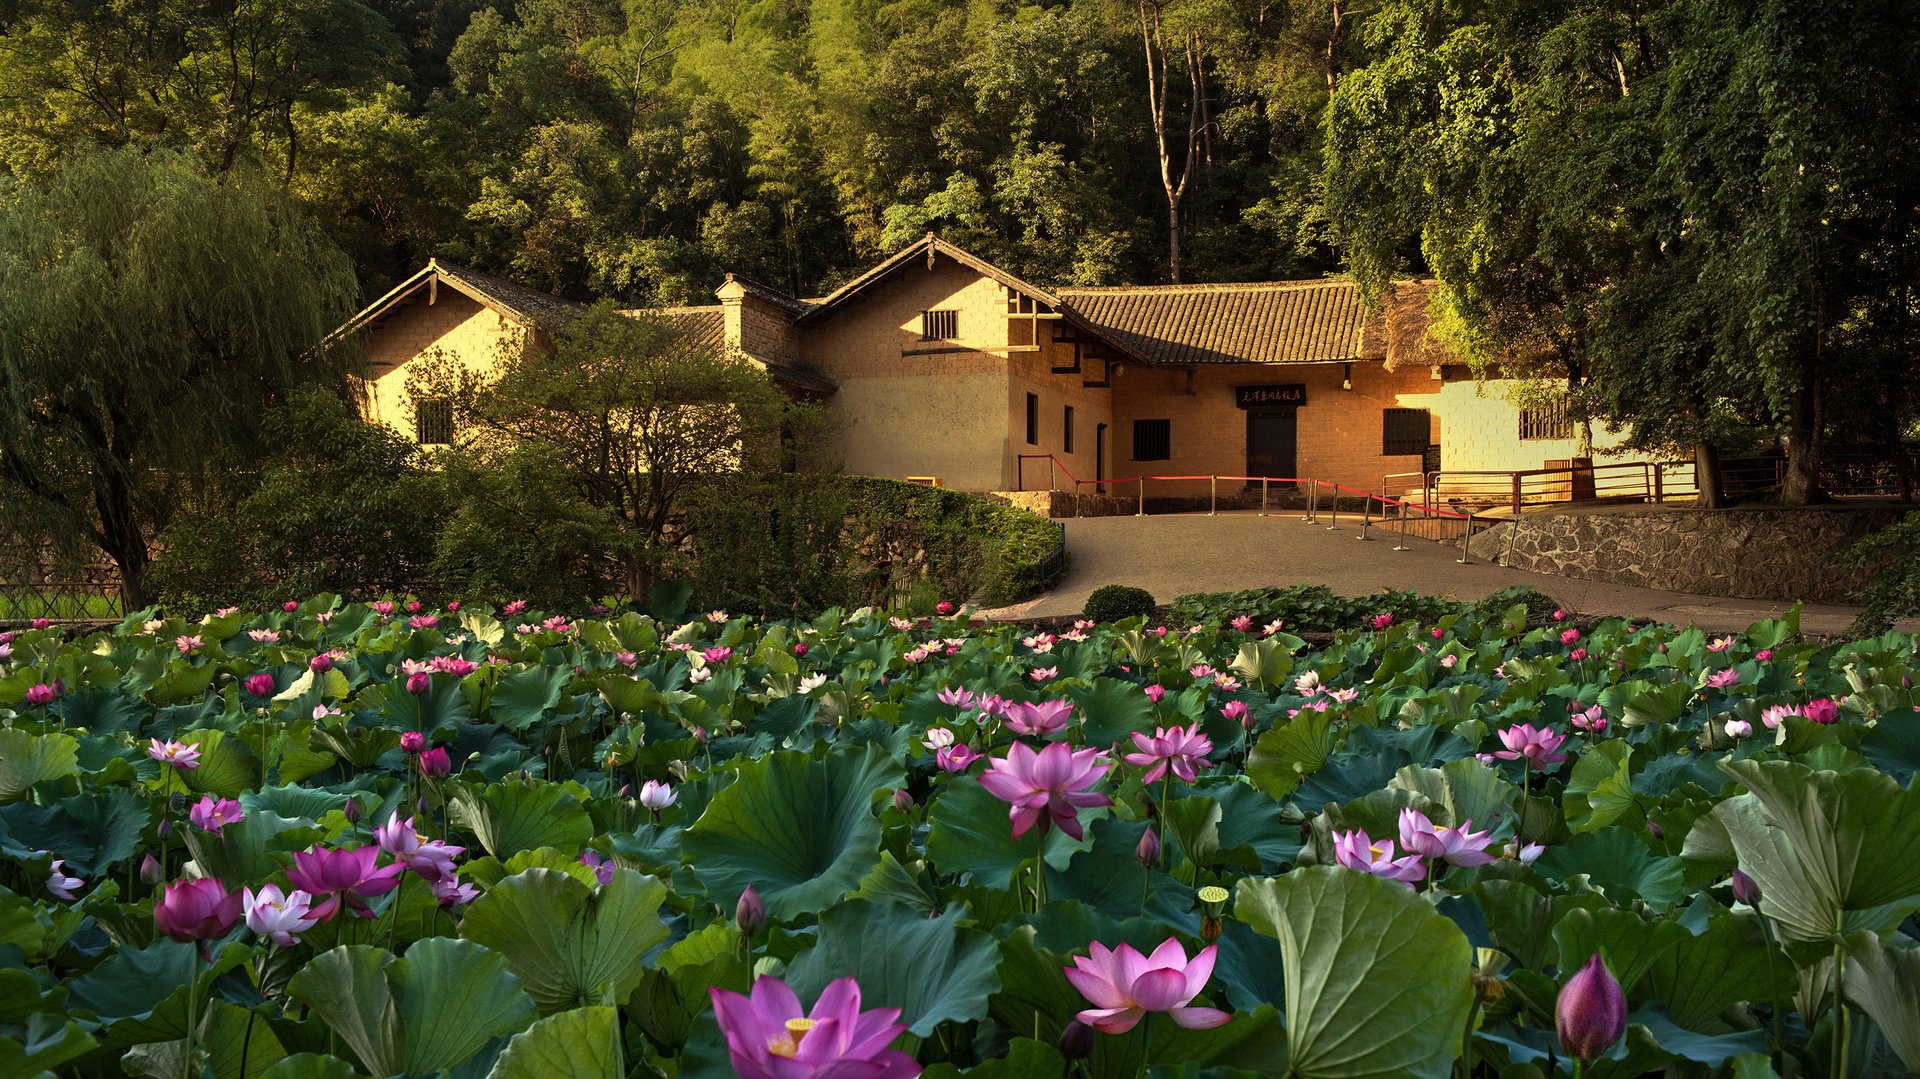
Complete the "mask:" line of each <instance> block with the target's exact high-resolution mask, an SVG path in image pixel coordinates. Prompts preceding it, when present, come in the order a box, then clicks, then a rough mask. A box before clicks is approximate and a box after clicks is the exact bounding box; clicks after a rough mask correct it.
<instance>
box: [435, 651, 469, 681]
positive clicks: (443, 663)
mask: <svg viewBox="0 0 1920 1079" xmlns="http://www.w3.org/2000/svg"><path fill="white" fill-rule="evenodd" d="M432 667H433V669H434V670H436V671H444V672H445V673H447V674H450V675H453V676H454V677H455V678H465V677H466V676H467V675H470V674H472V673H473V672H474V670H475V664H474V662H473V661H472V660H470V659H468V658H466V657H465V656H435V657H433V663H432Z"/></svg>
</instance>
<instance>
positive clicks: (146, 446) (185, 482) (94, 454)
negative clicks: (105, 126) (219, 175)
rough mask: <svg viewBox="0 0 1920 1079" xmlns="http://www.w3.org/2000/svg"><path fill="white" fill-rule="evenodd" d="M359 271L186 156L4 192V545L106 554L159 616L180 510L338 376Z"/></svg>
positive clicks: (260, 198)
mask: <svg viewBox="0 0 1920 1079" xmlns="http://www.w3.org/2000/svg"><path fill="white" fill-rule="evenodd" d="M355 299H356V287H355V284H354V278H353V272H352V267H351V266H350V265H349V264H348V262H347V259H346V258H345V256H343V255H341V254H340V252H339V251H338V250H337V249H336V248H334V247H333V246H332V245H331V244H330V243H329V242H328V241H327V240H326V239H325V237H323V236H321V235H320V234H319V233H318V231H317V230H316V229H315V228H314V227H313V225H312V224H311V222H310V221H309V220H308V218H307V216H306V214H305V213H304V212H303V211H302V210H301V209H300V208H299V207H298V206H296V205H295V204H294V203H293V202H292V201H291V200H289V199H288V198H286V197H285V196H284V195H282V194H279V193H278V192H277V191H275V190H274V189H273V188H272V187H271V186H270V185H266V184H253V183H248V182H245V181H244V180H242V179H241V178H240V177H239V176H237V175H229V176H228V177H227V179H226V182H225V183H215V182H214V181H212V180H210V179H208V178H207V177H205V176H204V175H202V174H201V173H200V172H199V171H198V170H197V169H196V167H195V164H194V162H193V160H192V159H191V158H189V157H187V156H185V155H182V154H176V153H170V152H164V151H157V152H153V153H149V154H142V153H140V152H138V151H135V150H132V149H119V150H95V151H83V152H78V153H76V154H75V155H74V156H73V157H71V158H70V159H69V160H68V161H67V162H66V163H65V164H63V165H62V166H61V167H59V168H58V169H56V170H54V171H53V172H51V173H49V174H47V175H45V176H44V177H42V178H40V179H38V180H36V181H33V182H29V183H21V184H18V185H16V186H12V187H7V188H0V530H4V531H10V532H13V533H14V534H16V535H21V536H25V537H28V538H29V539H31V540H34V541H56V542H57V541H62V540H64V541H71V542H78V543H84V544H91V545H92V546H93V547H95V548H98V549H99V550H100V551H102V552H104V553H105V554H106V555H107V557H109V558H111V559H112V560H113V562H114V563H115V564H116V565H117V566H118V567H119V570H120V578H121V588H122V594H123V598H124V599H125V601H126V603H127V606H128V609H130V610H131V609H137V608H140V607H144V606H146V604H147V590H146V588H145V586H144V582H143V578H144V576H145V573H146V568H147V564H148V559H149V553H150V552H149V544H150V541H151V540H152V537H153V536H154V534H155V533H156V532H157V531H158V529H159V528H161V527H162V526H164V525H165V523H166V519H167V516H168V514H169V512H170V510H171V507H173V506H174V505H177V504H178V503H179V502H180V500H181V499H182V497H183V495H184V493H185V492H186V491H188V490H189V489H191V488H192V487H194V486H195V485H196V484H197V483H199V482H201V481H203V480H204V479H205V478H206V477H207V476H208V475H209V474H211V473H210V470H209V469H208V467H207V466H208V465H210V464H216V463H217V464H223V465H230V464H232V463H233V462H234V461H235V460H236V459H241V458H244V457H246V456H247V454H248V453H249V452H250V450H251V448H252V447H253V446H254V445H255V443H256V440H257V435H258V430H259V428H258V421H259V418H260V416H261V414H262V413H263V411H264V410H265V407H266V406H267V405H268V404H270V403H272V402H273V401H275V400H276V399H277V398H278V397H279V396H280V395H281V394H282V393H283V392H284V391H285V390H286V389H287V388H289V387H291V386H293V385H295V384H296V383H301V382H308V381H314V380H319V379H323V378H326V377H328V376H329V371H328V370H327V368H326V367H325V363H326V361H324V360H323V359H322V358H321V357H320V356H319V355H317V354H316V352H315V350H314V346H315V345H316V344H317V343H318V342H319V341H320V340H321V338H322V337H323V336H324V335H325V334H326V333H327V332H328V331H329V330H331V329H332V328H333V327H334V326H337V325H338V324H339V323H340V322H341V321H343V320H344V319H345V318H346V317H347V316H348V315H349V314H351V312H352V311H353V308H354V304H355Z"/></svg>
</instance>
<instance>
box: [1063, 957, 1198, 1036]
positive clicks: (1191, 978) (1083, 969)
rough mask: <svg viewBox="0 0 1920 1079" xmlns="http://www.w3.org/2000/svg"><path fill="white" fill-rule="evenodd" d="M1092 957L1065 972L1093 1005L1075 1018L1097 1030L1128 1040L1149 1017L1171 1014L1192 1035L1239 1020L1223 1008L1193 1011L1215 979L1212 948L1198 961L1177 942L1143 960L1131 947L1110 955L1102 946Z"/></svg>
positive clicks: (1078, 959) (1075, 960)
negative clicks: (1156, 1013) (1143, 1020)
mask: <svg viewBox="0 0 1920 1079" xmlns="http://www.w3.org/2000/svg"><path fill="white" fill-rule="evenodd" d="M1087 951H1088V953H1089V954H1087V955H1076V956H1074V957H1073V966H1070V967H1064V968H1062V969H1063V970H1065V972H1066V975H1067V980H1068V981H1069V982H1072V983H1073V987H1074V988H1075V989H1078V990H1080V995H1081V996H1083V997H1086V998H1087V1002H1088V1003H1090V1004H1092V1005H1093V1007H1091V1008H1088V1009H1086V1010H1085V1011H1082V1012H1081V1013H1079V1015H1077V1016H1075V1018H1077V1019H1078V1020H1079V1021H1080V1022H1082V1023H1085V1024H1087V1025H1088V1026H1090V1027H1092V1028H1094V1029H1095V1030H1098V1031H1102V1032H1104V1033H1107V1034H1125V1033H1126V1032H1127V1031H1129V1030H1132V1029H1133V1028H1134V1027H1135V1026H1137V1025H1138V1024H1139V1022H1140V1020H1142V1019H1144V1018H1146V1015H1147V1013H1148V1012H1166V1013H1167V1014H1168V1015H1170V1016H1172V1017H1173V1021H1174V1022H1175V1023H1178V1024H1179V1025H1181V1026H1183V1027H1186V1028H1187V1029H1189V1030H1207V1029H1209V1028H1212V1027H1217V1026H1221V1025H1223V1024H1225V1023H1227V1022H1229V1021H1231V1020H1232V1019H1233V1015H1232V1013H1230V1012H1223V1011H1221V1010H1219V1009H1218V1008H1196V1007H1193V1006H1192V1001H1193V998H1194V997H1197V996H1199V995H1200V991H1201V990H1202V989H1205V988H1206V987H1207V979H1209V978H1211V977H1213V960H1214V954H1215V949H1214V946H1213V945H1211V944H1210V945H1208V946H1206V947H1205V948H1202V949H1200V951H1199V952H1198V953H1197V954H1195V955H1194V957H1193V958H1192V959H1188V958H1187V951H1186V949H1185V948H1182V947H1181V946H1180V942H1179V941H1178V940H1177V939H1175V938H1172V937H1168V938H1167V940H1166V942H1165V943H1163V944H1161V945H1160V946H1159V947H1158V948H1155V949H1154V950H1153V954H1152V955H1141V954H1140V953H1139V951H1137V950H1136V949H1135V948H1134V947H1133V945H1131V944H1122V945H1120V946H1119V947H1118V948H1114V949H1111V950H1110V949H1108V948H1107V946H1106V945H1104V944H1101V943H1100V942H1099V941H1094V942H1093V944H1092V946H1090V947H1089V948H1088V949H1087Z"/></svg>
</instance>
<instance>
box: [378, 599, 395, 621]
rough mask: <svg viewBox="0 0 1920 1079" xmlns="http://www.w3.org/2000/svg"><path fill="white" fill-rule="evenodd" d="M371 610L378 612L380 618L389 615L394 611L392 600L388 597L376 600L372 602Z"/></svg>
mask: <svg viewBox="0 0 1920 1079" xmlns="http://www.w3.org/2000/svg"><path fill="white" fill-rule="evenodd" d="M373 610H374V613H375V614H378V615H379V616H380V617H382V618H386V617H389V616H391V615H392V614H393V612H394V605H393V601H392V600H390V599H383V600H376V601H375V602H374V604H373Z"/></svg>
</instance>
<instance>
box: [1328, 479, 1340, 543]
mask: <svg viewBox="0 0 1920 1079" xmlns="http://www.w3.org/2000/svg"><path fill="white" fill-rule="evenodd" d="M1327 502H1328V503H1329V504H1331V505H1332V506H1333V514H1332V516H1331V518H1330V520H1329V523H1328V525H1327V531H1329V532H1332V531H1334V530H1335V529H1338V528H1339V527H1340V485H1339V484H1337V483H1336V484H1334V485H1333V491H1332V493H1330V494H1328V495H1327Z"/></svg>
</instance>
